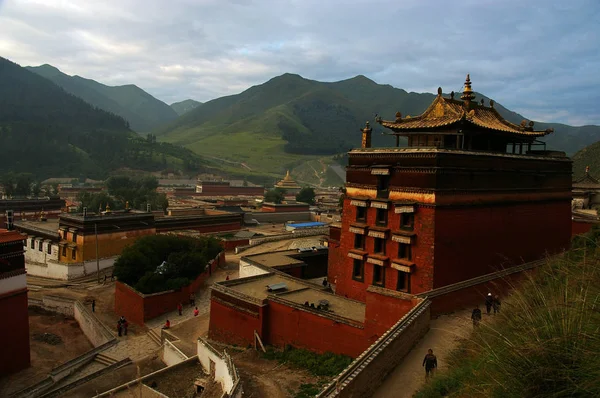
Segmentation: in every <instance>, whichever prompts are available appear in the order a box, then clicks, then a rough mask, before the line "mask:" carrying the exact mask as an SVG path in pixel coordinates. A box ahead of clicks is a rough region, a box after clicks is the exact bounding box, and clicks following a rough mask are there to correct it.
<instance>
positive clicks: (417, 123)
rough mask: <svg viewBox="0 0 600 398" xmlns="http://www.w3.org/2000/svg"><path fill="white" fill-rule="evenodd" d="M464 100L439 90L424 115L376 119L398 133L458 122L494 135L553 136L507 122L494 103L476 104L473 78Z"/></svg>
mask: <svg viewBox="0 0 600 398" xmlns="http://www.w3.org/2000/svg"><path fill="white" fill-rule="evenodd" d="M461 99H462V100H455V99H454V92H452V93H451V94H450V98H444V97H442V89H441V88H438V95H437V97H436V98H435V100H433V102H432V103H431V105H429V107H428V108H427V109H426V110H425V112H423V114H421V115H419V116H416V117H410V116H407V117H405V118H402V114H401V113H400V112H398V113H396V120H395V121H387V120H382V119H381V118H378V119H377V122H378V123H379V124H381V125H382V126H383V127H387V128H389V129H391V130H393V131H394V132H396V133H410V132H418V131H421V130H428V129H432V128H438V127H446V126H451V125H453V124H458V123H459V122H463V123H467V124H471V125H473V126H475V127H478V128H480V129H485V130H489V131H491V132H502V133H510V134H516V135H521V136H528V137H542V136H545V135H547V134H550V133H552V132H553V131H554V130H553V129H546V130H543V131H536V130H534V129H533V124H534V123H533V122H529V123H527V121H525V120H523V121H522V122H521V124H520V125H516V124H514V123H511V122H509V121H508V120H505V119H504V118H503V117H502V116H501V115H500V114H499V113H498V111H497V110H496V109H494V101H493V100H491V101H490V106H489V107H488V106H485V105H484V104H483V100H482V101H481V103H480V104H478V103H476V102H473V100H474V99H475V95H474V94H473V90H472V89H471V79H470V76H469V75H467V79H466V81H465V88H464V91H463V94H462V95H461Z"/></svg>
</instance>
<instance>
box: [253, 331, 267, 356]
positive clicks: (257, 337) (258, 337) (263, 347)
mask: <svg viewBox="0 0 600 398" xmlns="http://www.w3.org/2000/svg"><path fill="white" fill-rule="evenodd" d="M254 341H255V343H254V349H256V341H258V344H260V348H261V349H262V350H263V352H265V353H266V352H267V350H265V346H264V345H263V343H262V341H261V340H260V336H259V335H258V333H256V330H255V331H254Z"/></svg>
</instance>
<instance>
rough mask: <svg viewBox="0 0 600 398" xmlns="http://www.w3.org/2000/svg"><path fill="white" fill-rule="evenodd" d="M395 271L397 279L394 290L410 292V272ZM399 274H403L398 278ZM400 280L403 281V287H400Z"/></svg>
mask: <svg viewBox="0 0 600 398" xmlns="http://www.w3.org/2000/svg"><path fill="white" fill-rule="evenodd" d="M397 272H398V279H397V280H396V291H398V292H404V293H410V273H408V272H403V271H397ZM400 275H403V277H402V279H401V278H400ZM401 280H403V281H404V284H403V286H404V287H403V288H401V287H400V281H401Z"/></svg>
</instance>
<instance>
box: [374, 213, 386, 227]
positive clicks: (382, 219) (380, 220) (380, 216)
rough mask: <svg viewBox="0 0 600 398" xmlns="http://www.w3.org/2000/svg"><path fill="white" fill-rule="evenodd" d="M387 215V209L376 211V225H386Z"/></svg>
mask: <svg viewBox="0 0 600 398" xmlns="http://www.w3.org/2000/svg"><path fill="white" fill-rule="evenodd" d="M387 213H388V211H387V209H377V216H376V218H375V222H376V223H377V225H380V226H386V225H387Z"/></svg>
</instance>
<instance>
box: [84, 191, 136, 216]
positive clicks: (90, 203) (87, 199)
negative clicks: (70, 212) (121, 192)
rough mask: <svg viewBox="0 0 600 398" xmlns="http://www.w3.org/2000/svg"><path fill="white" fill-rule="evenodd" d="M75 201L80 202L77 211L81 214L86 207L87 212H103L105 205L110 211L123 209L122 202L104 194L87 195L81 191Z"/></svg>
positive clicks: (87, 193)
mask: <svg viewBox="0 0 600 398" xmlns="http://www.w3.org/2000/svg"><path fill="white" fill-rule="evenodd" d="M77 200H78V201H79V202H80V205H79V207H78V209H77V210H78V211H79V212H82V211H83V208H84V207H87V209H88V211H89V212H96V211H104V210H105V209H106V205H109V206H110V209H111V210H120V209H123V207H124V204H123V202H121V201H117V200H115V199H114V198H112V197H111V196H110V195H108V194H107V193H106V192H99V193H89V192H86V191H83V192H80V193H79V195H77Z"/></svg>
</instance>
